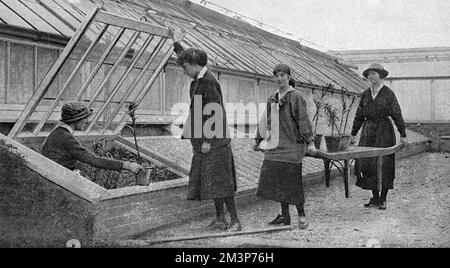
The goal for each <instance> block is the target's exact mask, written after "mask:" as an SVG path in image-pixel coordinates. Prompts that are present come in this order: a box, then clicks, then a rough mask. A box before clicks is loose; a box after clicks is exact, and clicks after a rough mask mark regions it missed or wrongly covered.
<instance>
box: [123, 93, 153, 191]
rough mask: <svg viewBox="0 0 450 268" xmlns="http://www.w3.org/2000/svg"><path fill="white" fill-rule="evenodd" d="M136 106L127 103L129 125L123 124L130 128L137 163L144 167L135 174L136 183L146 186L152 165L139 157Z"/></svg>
mask: <svg viewBox="0 0 450 268" xmlns="http://www.w3.org/2000/svg"><path fill="white" fill-rule="evenodd" d="M137 108H138V105H137V104H136V103H134V102H131V103H130V104H129V105H128V115H129V116H130V118H131V125H129V124H127V125H125V126H126V127H128V128H129V129H130V130H131V133H132V135H133V138H134V145H135V147H136V153H137V161H138V163H139V165H143V167H144V171H140V172H139V173H138V174H137V175H136V184H137V185H139V186H147V185H149V183H150V175H151V173H152V169H153V168H152V167H150V166H149V165H148V164H147V163H144V164H142V163H143V161H142V158H141V153H140V152H139V146H138V142H137V137H136V119H137V117H136V109H137Z"/></svg>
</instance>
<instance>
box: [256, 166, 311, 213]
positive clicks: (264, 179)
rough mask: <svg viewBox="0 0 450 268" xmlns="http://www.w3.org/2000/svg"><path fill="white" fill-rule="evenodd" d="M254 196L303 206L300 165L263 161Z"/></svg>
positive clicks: (303, 197)
mask: <svg viewBox="0 0 450 268" xmlns="http://www.w3.org/2000/svg"><path fill="white" fill-rule="evenodd" d="M256 196H258V197H261V198H264V199H268V200H272V201H277V202H280V203H287V204H292V205H301V204H304V203H305V196H304V194H303V182H302V164H301V163H298V164H297V163H285V162H278V161H270V160H264V163H263V166H262V168H261V175H260V177H259V184H258V190H257V192H256Z"/></svg>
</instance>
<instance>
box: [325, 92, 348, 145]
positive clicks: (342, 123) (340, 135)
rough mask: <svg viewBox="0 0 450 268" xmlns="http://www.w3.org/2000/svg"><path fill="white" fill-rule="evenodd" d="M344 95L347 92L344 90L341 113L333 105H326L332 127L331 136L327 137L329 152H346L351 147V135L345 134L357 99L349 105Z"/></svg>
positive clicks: (328, 119)
mask: <svg viewBox="0 0 450 268" xmlns="http://www.w3.org/2000/svg"><path fill="white" fill-rule="evenodd" d="M344 93H345V90H344V89H343V90H342V94H341V106H342V107H341V108H342V109H341V110H340V111H339V110H338V109H337V108H335V107H334V106H333V105H332V104H331V103H326V104H325V105H324V111H325V115H326V116H327V121H328V125H329V126H330V127H331V136H326V137H325V142H326V144H327V150H328V152H338V151H345V150H347V149H348V147H349V145H350V135H348V134H345V132H346V130H347V124H348V118H349V116H350V112H351V110H352V108H353V105H354V104H355V101H356V97H353V99H352V101H351V103H350V104H349V103H347V101H346V98H345V94H344ZM344 118H345V119H344ZM338 124H339V127H338ZM335 134H337V135H335Z"/></svg>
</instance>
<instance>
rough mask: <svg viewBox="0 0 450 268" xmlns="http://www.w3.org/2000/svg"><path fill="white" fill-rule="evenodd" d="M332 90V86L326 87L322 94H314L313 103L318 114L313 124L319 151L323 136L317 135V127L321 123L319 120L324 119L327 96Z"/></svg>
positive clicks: (315, 141) (315, 114)
mask: <svg viewBox="0 0 450 268" xmlns="http://www.w3.org/2000/svg"><path fill="white" fill-rule="evenodd" d="M331 88H332V86H331V84H330V85H328V86H327V87H325V88H324V89H323V90H322V91H321V92H320V93H313V101H314V105H315V107H316V112H315V113H314V117H313V120H312V121H313V122H314V145H315V146H316V148H317V149H320V145H321V144H322V138H323V134H317V126H318V123H319V118H320V117H322V114H321V111H322V110H323V108H324V105H325V96H326V95H327V93H328V91H329V90H330V89H331Z"/></svg>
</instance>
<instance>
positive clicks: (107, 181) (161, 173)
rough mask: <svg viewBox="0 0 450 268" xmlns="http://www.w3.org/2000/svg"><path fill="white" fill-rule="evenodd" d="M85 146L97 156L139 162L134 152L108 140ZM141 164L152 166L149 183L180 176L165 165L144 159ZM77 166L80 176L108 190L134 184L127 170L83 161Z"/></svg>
mask: <svg viewBox="0 0 450 268" xmlns="http://www.w3.org/2000/svg"><path fill="white" fill-rule="evenodd" d="M86 146H88V148H89V150H91V151H92V152H93V153H95V154H96V155H98V156H102V157H106V158H112V159H116V160H121V161H130V162H136V163H138V162H139V161H138V157H137V156H136V154H134V153H132V152H130V151H128V150H126V149H124V148H121V147H117V146H115V145H112V142H110V141H99V142H94V143H91V144H86ZM142 164H147V165H148V166H149V167H151V168H153V169H152V173H151V176H150V183H155V182H161V181H170V180H176V179H179V178H180V177H179V176H178V175H176V174H174V173H172V172H170V171H169V170H168V169H167V168H166V167H161V166H158V165H155V164H154V163H152V162H149V161H146V160H142ZM77 168H78V169H79V170H80V173H81V175H82V176H84V177H85V178H88V179H90V180H91V181H93V182H95V183H97V184H98V185H100V186H102V187H104V188H106V189H108V190H111V189H118V188H125V187H130V186H135V185H136V177H135V175H134V174H132V173H130V172H128V171H121V172H119V171H113V170H103V169H98V168H95V167H92V166H90V165H88V164H84V163H78V164H77Z"/></svg>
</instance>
